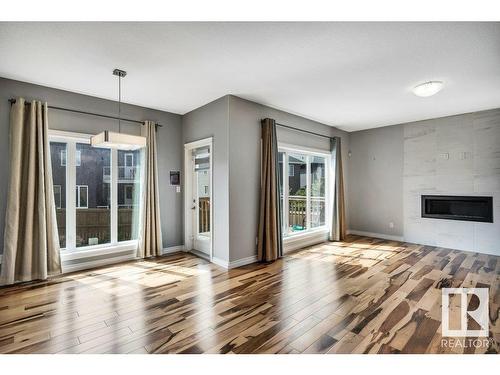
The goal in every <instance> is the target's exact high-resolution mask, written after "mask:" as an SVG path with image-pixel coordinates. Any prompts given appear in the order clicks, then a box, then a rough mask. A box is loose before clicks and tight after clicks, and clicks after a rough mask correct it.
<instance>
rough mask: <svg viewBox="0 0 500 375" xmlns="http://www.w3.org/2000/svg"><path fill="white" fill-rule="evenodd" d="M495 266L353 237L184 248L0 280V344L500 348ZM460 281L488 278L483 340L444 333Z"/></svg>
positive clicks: (152, 348)
mask: <svg viewBox="0 0 500 375" xmlns="http://www.w3.org/2000/svg"><path fill="white" fill-rule="evenodd" d="M499 274H500V261H499V257H495V256H488V255H483V254H477V253H468V252H463V251H457V250H450V249H443V248H434V247H429V246H421V245H415V244H408V243H400V242H394V241H387V240H379V239H372V238H366V237H359V236H349V238H348V240H347V241H346V242H342V243H324V244H320V245H316V246H313V247H310V248H308V249H305V250H301V251H299V252H296V253H293V254H290V255H287V256H286V257H284V258H283V259H281V260H279V261H277V262H275V263H273V264H267V265H266V264H252V265H248V266H245V267H241V268H238V269H233V270H230V271H226V270H224V269H222V268H220V267H218V266H215V265H213V264H210V263H208V262H206V261H204V260H202V259H200V258H197V257H195V256H193V255H189V254H184V253H179V254H175V255H172V256H168V257H162V258H158V259H154V260H145V261H134V262H128V263H122V264H119V265H114V266H109V267H105V268H101V269H97V270H92V271H85V272H78V273H74V274H70V275H66V276H62V277H59V278H55V279H52V280H50V281H48V282H39V283H31V284H25V285H20V286H14V287H6V288H1V289H0V352H1V353H474V352H476V353H480V352H491V353H497V352H498V351H499V342H500V321H499V319H498V313H499V306H500V288H499V284H500V283H499ZM459 286H464V287H474V286H477V287H488V288H489V293H490V305H489V308H490V309H489V312H490V340H487V341H488V344H487V346H483V347H478V348H475V347H474V346H473V345H472V348H470V347H465V348H464V346H467V345H459V346H455V347H453V348H450V347H449V346H450V345H448V344H443V342H442V337H441V290H440V289H439V288H441V287H459ZM471 303H472V302H471ZM469 346H470V345H469Z"/></svg>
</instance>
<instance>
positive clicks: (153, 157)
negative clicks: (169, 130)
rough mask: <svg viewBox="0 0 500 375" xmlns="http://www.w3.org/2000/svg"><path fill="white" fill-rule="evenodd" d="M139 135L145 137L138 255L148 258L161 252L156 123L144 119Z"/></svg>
mask: <svg viewBox="0 0 500 375" xmlns="http://www.w3.org/2000/svg"><path fill="white" fill-rule="evenodd" d="M141 135H142V136H143V137H146V148H145V150H144V158H143V159H144V172H143V177H142V205H141V207H142V214H141V218H140V223H141V229H140V232H139V246H138V256H139V257H141V258H149V257H154V256H158V255H161V254H162V243H163V241H162V236H161V222H160V196H159V194H158V155H157V154H158V147H157V141H156V124H155V123H154V122H152V121H145V123H144V125H143V126H142V128H141Z"/></svg>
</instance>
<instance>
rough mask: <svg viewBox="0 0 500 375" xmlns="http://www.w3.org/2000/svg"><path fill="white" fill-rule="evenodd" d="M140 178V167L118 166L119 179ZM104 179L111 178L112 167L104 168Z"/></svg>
mask: <svg viewBox="0 0 500 375" xmlns="http://www.w3.org/2000/svg"><path fill="white" fill-rule="evenodd" d="M138 178H139V167H137V166H135V167H118V180H124V181H135V180H137V179H138ZM102 179H103V181H104V182H110V180H111V167H103V168H102Z"/></svg>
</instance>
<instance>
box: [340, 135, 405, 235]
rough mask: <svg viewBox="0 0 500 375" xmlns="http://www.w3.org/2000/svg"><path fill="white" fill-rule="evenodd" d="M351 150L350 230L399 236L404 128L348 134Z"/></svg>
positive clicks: (400, 230)
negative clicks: (391, 225) (391, 224)
mask: <svg viewBox="0 0 500 375" xmlns="http://www.w3.org/2000/svg"><path fill="white" fill-rule="evenodd" d="M350 150H351V156H350V157H349V158H348V163H349V171H350V176H349V177H350V186H349V190H348V194H347V196H348V201H349V214H350V229H353V230H358V231H364V232H372V233H381V234H386V235H391V236H398V237H402V236H403V194H402V191H403V179H402V176H403V127H402V126H387V127H384V128H377V129H370V130H364V131H358V132H353V133H350ZM390 223H393V225H394V227H393V228H391V227H390Z"/></svg>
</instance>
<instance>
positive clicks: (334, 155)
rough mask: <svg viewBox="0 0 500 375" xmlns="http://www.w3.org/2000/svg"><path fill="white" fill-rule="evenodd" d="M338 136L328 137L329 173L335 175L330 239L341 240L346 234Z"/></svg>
mask: <svg viewBox="0 0 500 375" xmlns="http://www.w3.org/2000/svg"><path fill="white" fill-rule="evenodd" d="M341 148H342V147H341V141H340V137H335V138H331V139H330V151H331V163H330V168H331V175H332V176H335V183H334V189H333V190H334V191H333V205H332V208H333V212H332V220H331V223H332V224H331V228H330V241H343V240H344V239H345V235H346V222H345V204H344V173H343V171H342V152H341Z"/></svg>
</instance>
